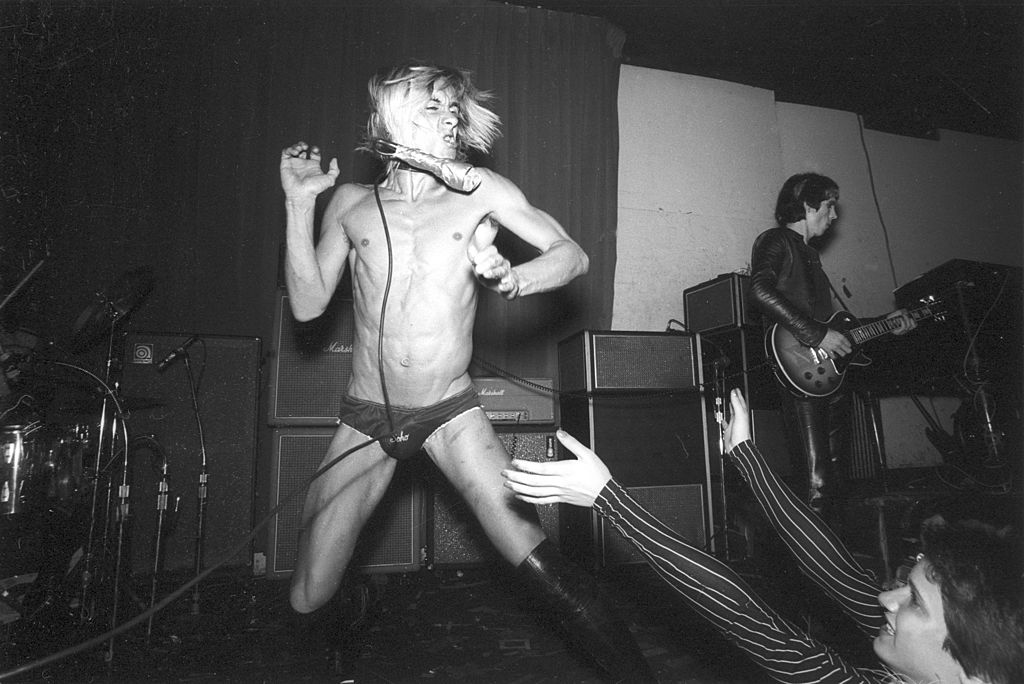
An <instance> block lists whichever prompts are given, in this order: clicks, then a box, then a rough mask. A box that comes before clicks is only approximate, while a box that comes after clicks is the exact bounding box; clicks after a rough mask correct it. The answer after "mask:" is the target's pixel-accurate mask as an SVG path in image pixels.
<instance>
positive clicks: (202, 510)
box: [182, 350, 208, 615]
mask: <svg viewBox="0 0 1024 684" xmlns="http://www.w3.org/2000/svg"><path fill="white" fill-rule="evenodd" d="M182 358H183V359H184V361H185V370H186V372H187V374H188V388H189V393H190V395H191V397H192V411H193V412H194V413H195V416H196V428H197V429H198V433H199V454H200V457H201V463H200V469H199V487H198V490H197V497H198V498H197V503H198V506H197V514H196V546H195V549H196V550H195V556H196V557H195V574H196V576H197V577H198V576H199V574H200V573H201V572H202V571H203V537H204V532H205V525H206V504H207V496H206V494H207V490H206V487H207V480H208V473H207V472H206V439H205V437H204V435H203V421H202V418H201V417H200V414H199V400H198V399H197V397H196V385H195V381H194V380H193V379H192V364H191V363H190V361H189V355H188V350H184V351H183V352H182ZM192 614H193V615H198V614H199V583H198V582H197V583H196V585H195V587H194V588H193V590H192Z"/></svg>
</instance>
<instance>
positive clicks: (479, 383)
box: [473, 377, 555, 425]
mask: <svg viewBox="0 0 1024 684" xmlns="http://www.w3.org/2000/svg"><path fill="white" fill-rule="evenodd" d="M473 385H474V386H475V387H476V391H477V392H478V393H479V395H480V404H481V405H482V406H483V407H484V412H485V413H486V414H487V417H488V418H489V419H490V420H491V422H492V423H498V424H515V425H553V424H554V423H555V394H554V389H553V386H554V382H553V381H552V379H551V378H523V379H522V380H521V381H519V380H509V379H506V378H501V377H483V378H473Z"/></svg>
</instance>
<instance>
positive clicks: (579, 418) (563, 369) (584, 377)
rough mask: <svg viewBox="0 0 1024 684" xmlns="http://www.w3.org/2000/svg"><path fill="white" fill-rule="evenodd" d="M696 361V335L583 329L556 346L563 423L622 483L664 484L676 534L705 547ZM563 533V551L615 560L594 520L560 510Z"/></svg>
mask: <svg viewBox="0 0 1024 684" xmlns="http://www.w3.org/2000/svg"><path fill="white" fill-rule="evenodd" d="M699 359H700V345H699V339H698V338H697V336H695V335H689V334H680V333H670V334H661V333H623V332H620V333H589V332H586V331H584V332H583V333H581V334H578V335H575V336H573V337H570V338H568V339H566V340H565V341H563V342H562V343H560V345H559V368H558V373H559V381H560V383H561V386H560V392H559V411H560V415H561V424H562V427H563V428H564V429H565V430H566V431H567V432H569V433H570V434H572V435H573V436H575V437H576V438H577V439H579V440H580V441H581V442H583V443H584V444H586V445H587V446H589V447H590V448H592V449H593V450H594V451H595V452H597V454H598V455H599V456H600V457H601V459H602V460H603V461H604V462H605V463H606V464H607V465H608V467H609V469H610V470H611V472H612V475H613V476H614V477H615V479H616V480H617V481H618V482H620V483H621V484H622V485H623V486H625V487H627V488H630V489H633V488H647V487H654V488H662V489H658V490H657V491H658V492H659V493H660V494H661V496H663V497H664V498H665V499H667V500H674V503H673V504H670V505H676V504H678V506H680V510H681V511H683V512H681V513H680V515H681V516H682V517H681V518H679V521H678V522H679V523H680V526H679V528H677V529H676V531H677V532H680V533H684V532H685V533H686V534H687V535H688V536H689V537H690V538H697V539H700V540H701V542H702V543H703V541H704V540H708V541H709V542H711V541H712V538H711V535H710V529H711V525H712V509H711V506H710V503H709V496H708V494H707V492H708V488H709V486H710V477H711V473H710V464H709V462H708V448H707V430H708V428H707V424H706V416H705V412H704V405H703V399H702V395H701V393H700V391H698V390H699V388H700V386H701V383H702V378H701V368H700V363H699ZM682 485H692V486H690V487H683V486H682ZM652 491H654V490H652ZM561 527H562V530H563V548H564V549H565V550H566V552H567V553H568V554H570V555H572V556H575V557H576V558H577V559H578V560H580V561H581V562H584V563H588V564H589V563H591V562H592V563H594V564H600V563H605V562H614V559H615V558H616V555H615V554H611V555H609V554H607V553H605V552H604V551H603V550H602V548H601V547H602V546H603V544H602V541H601V540H602V539H603V536H604V534H603V531H602V529H601V524H600V520H599V519H598V517H597V515H596V514H594V513H591V512H589V511H585V512H584V514H582V515H581V514H578V513H577V512H573V511H563V521H562V525H561ZM693 530H701V532H700V534H696V533H694V532H693Z"/></svg>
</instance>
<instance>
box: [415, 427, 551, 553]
mask: <svg viewBox="0 0 1024 684" xmlns="http://www.w3.org/2000/svg"><path fill="white" fill-rule="evenodd" d="M498 439H500V440H501V443H502V445H504V447H505V450H506V451H507V452H508V453H509V456H511V457H512V458H518V459H523V460H526V461H551V460H556V459H557V455H556V454H557V453H558V444H557V440H556V439H555V435H554V433H553V432H499V433H498ZM431 481H432V482H431V483H432V486H431V490H432V493H433V502H432V506H431V510H432V514H431V518H430V529H431V537H432V544H431V545H430V559H431V564H432V565H433V566H435V567H438V568H453V567H471V566H476V565H482V564H483V563H485V562H487V561H490V560H493V559H495V558H497V551H495V550H494V547H493V545H492V544H491V542H490V540H489V539H488V538H487V535H486V534H485V533H484V531H483V528H482V527H481V526H480V523H479V522H477V519H476V516H474V515H473V513H472V512H471V511H470V510H469V506H467V505H466V502H465V500H464V499H463V498H462V497H461V496H460V495H459V494H458V492H456V491H455V488H454V487H452V486H451V484H449V483H448V482H447V481H446V480H445V479H444V477H443V476H442V475H441V474H440V473H435V474H434V476H433V477H432V478H431ZM558 510H559V507H558V505H557V504H545V505H541V506H537V513H538V514H539V516H540V523H541V527H542V528H543V529H544V532H545V533H546V534H547V535H548V539H550V540H551V541H552V542H554V543H555V544H556V545H557V544H558V541H559V517H558Z"/></svg>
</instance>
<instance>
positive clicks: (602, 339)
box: [558, 330, 699, 392]
mask: <svg viewBox="0 0 1024 684" xmlns="http://www.w3.org/2000/svg"><path fill="white" fill-rule="evenodd" d="M694 346H695V337H694V336H693V335H689V334H686V333H656V332H593V331H587V330H584V331H581V332H579V333H577V334H576V335H573V336H572V337H569V338H567V339H565V340H563V341H562V342H561V343H559V347H558V375H559V381H560V383H561V384H560V386H559V389H560V390H561V391H563V392H576V391H595V390H623V389H692V388H695V387H698V386H699V383H698V381H697V377H698V376H697V366H696V362H697V358H696V356H697V355H696V353H695V349H694Z"/></svg>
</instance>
